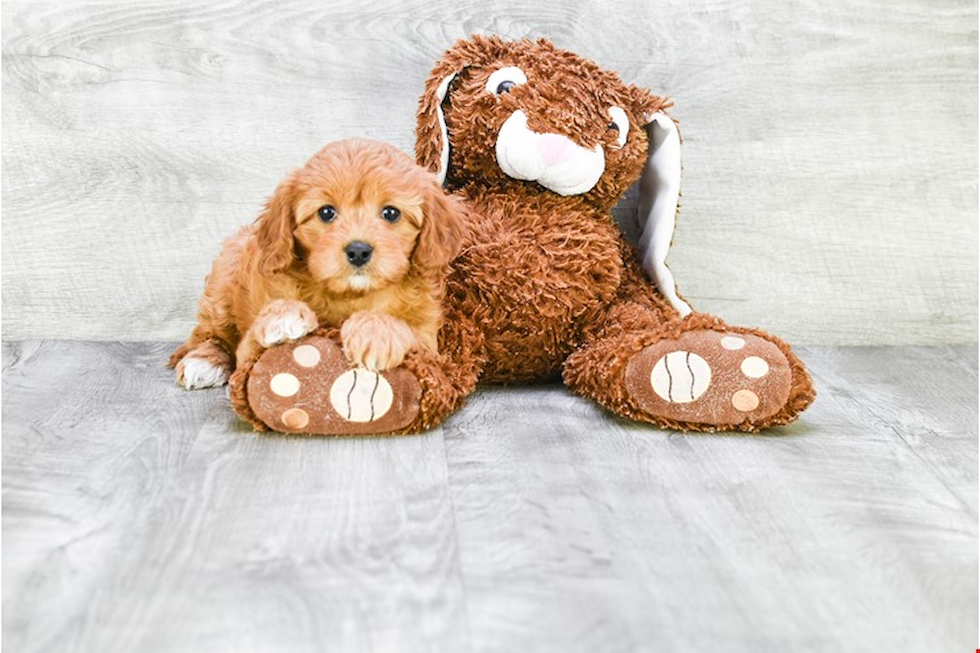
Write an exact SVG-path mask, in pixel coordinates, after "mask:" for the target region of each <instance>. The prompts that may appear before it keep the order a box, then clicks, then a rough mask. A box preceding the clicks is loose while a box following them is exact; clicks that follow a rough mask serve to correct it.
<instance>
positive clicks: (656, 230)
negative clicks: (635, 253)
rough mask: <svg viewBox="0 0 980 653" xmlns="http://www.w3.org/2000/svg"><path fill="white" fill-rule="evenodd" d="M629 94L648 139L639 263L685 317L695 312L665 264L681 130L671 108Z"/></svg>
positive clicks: (643, 93)
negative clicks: (678, 292)
mask: <svg viewBox="0 0 980 653" xmlns="http://www.w3.org/2000/svg"><path fill="white" fill-rule="evenodd" d="M630 94H631V95H632V97H633V112H634V114H633V115H635V116H636V119H637V122H639V123H640V125H641V126H642V127H643V128H644V129H645V130H646V134H647V154H646V161H645V162H644V165H643V174H642V176H641V177H640V201H639V205H638V206H637V216H636V220H637V224H638V225H639V227H640V240H639V242H638V243H637V246H638V248H639V250H640V260H641V262H642V264H643V269H644V270H645V271H646V273H647V276H649V277H650V280H651V281H653V283H654V284H655V285H656V286H657V289H658V290H660V294H662V295H663V296H664V297H665V298H666V299H667V301H669V302H670V304H671V306H673V307H674V308H675V309H676V310H677V311H678V312H679V313H680V314H681V316H684V315H687V314H688V313H690V312H691V307H690V306H689V305H688V304H687V302H685V301H684V300H683V299H681V298H680V297H679V296H678V295H677V289H676V287H675V284H674V275H673V274H671V272H670V269H668V268H667V263H666V261H667V253H668V252H669V251H670V242H671V239H672V238H673V236H674V223H675V221H676V219H677V202H678V199H679V198H680V187H681V137H680V132H678V131H677V124H676V123H675V121H674V119H673V118H671V117H670V115H669V114H668V113H667V112H666V109H668V108H669V107H671V106H673V102H671V101H670V100H668V99H667V98H663V97H659V96H657V95H654V94H653V93H651V92H650V91H648V90H646V89H643V88H638V87H636V86H631V87H630Z"/></svg>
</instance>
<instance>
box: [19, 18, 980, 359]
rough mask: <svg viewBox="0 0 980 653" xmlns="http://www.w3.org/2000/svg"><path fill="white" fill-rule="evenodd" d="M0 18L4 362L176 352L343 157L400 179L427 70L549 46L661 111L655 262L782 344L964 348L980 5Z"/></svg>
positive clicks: (970, 310)
mask: <svg viewBox="0 0 980 653" xmlns="http://www.w3.org/2000/svg"><path fill="white" fill-rule="evenodd" d="M362 4H364V5H365V6H366V5H367V4H368V3H353V2H351V3H345V2H323V1H313V0H310V1H306V2H304V1H285V2H284V1H281V0H274V1H273V0H262V1H255V2H243V1H238V0H235V1H225V2H214V3H204V2H198V1H196V0H156V1H153V2H118V1H116V2H113V1H111V0H109V1H107V0H98V1H86V0H76V1H72V2H65V1H63V0H58V1H57V2H53V1H48V0H41V1H39V0H30V1H17V0H11V1H5V2H4V3H3V116H2V117H3V221H2V229H3V337H4V338H5V339H22V338H86V339H173V340H177V339H181V338H183V337H184V336H185V335H186V333H187V332H188V330H189V329H190V327H191V325H192V320H193V315H194V310H195V303H196V298H197V296H198V294H199V293H200V291H201V289H202V287H203V279H204V275H205V274H206V273H207V271H208V270H209V268H210V264H211V259H212V258H213V257H214V256H215V255H216V254H217V252H218V250H219V248H220V243H221V240H222V239H223V238H224V237H226V236H228V235H230V234H231V233H232V232H233V231H234V230H235V228H236V227H237V226H238V225H241V224H244V223H246V222H249V221H251V220H252V219H253V218H254V217H255V215H256V214H257V212H258V210H259V207H260V205H261V203H262V202H263V200H264V198H265V197H266V196H267V195H268V194H269V193H271V192H272V190H273V188H274V187H275V185H276V183H277V182H278V181H279V179H280V178H281V177H282V176H283V175H284V174H285V173H286V171H287V170H289V169H290V168H291V167H294V166H297V165H300V164H301V163H302V162H303V161H305V159H306V158H307V157H308V156H309V155H310V154H312V153H313V152H314V151H316V150H317V149H318V148H319V147H320V146H322V145H323V144H324V143H325V142H327V141H330V140H334V139H338V138H342V137H346V136H354V135H360V136H367V137H373V138H379V139H383V140H387V141H390V142H392V143H394V144H395V145H397V146H399V147H401V148H403V149H405V150H406V151H411V149H412V146H413V128H414V113H415V108H416V101H417V99H418V96H419V94H420V92H421V89H422V83H423V80H424V79H425V77H426V75H427V73H428V71H429V69H430V68H431V66H432V64H433V63H434V62H435V61H436V60H437V59H438V58H439V56H440V55H441V53H442V52H443V51H444V50H445V49H446V48H447V47H449V46H450V45H451V44H452V43H453V42H454V41H455V40H456V39H457V38H460V37H464V36H466V35H468V34H470V33H472V32H477V31H481V32H495V33H499V34H502V35H504V36H506V37H513V38H517V37H523V36H534V37H536V36H548V37H550V38H552V40H554V41H555V42H556V43H557V44H558V45H559V46H561V47H565V48H568V49H571V50H574V51H576V52H578V53H579V54H582V55H585V56H588V57H591V58H593V59H595V60H596V61H597V62H598V63H599V64H600V65H602V66H605V67H607V68H612V69H615V70H618V71H619V72H620V74H621V76H622V77H623V78H624V80H626V81H627V82H631V83H638V84H642V85H646V86H648V87H650V88H652V89H654V90H655V91H657V92H659V93H663V94H668V95H670V96H672V97H673V98H675V100H676V102H677V106H676V108H675V109H674V114H675V115H676V116H677V117H678V118H680V119H681V121H682V126H681V128H682V134H683V136H684V139H685V143H684V147H683V150H682V154H683V157H684V178H683V182H682V191H683V198H682V204H683V208H682V212H681V216H680V219H679V221H678V230H677V233H676V235H675V240H674V249H673V251H672V254H671V258H670V260H669V262H670V264H671V268H672V269H673V271H674V274H675V277H676V279H677V280H678V283H679V287H680V289H681V291H682V292H683V293H685V294H686V295H687V297H688V298H689V299H690V300H691V301H692V303H693V304H694V306H695V307H696V308H699V309H701V310H706V311H710V312H713V313H716V314H718V315H721V316H723V317H725V318H726V319H727V320H728V321H730V322H733V323H742V324H752V325H761V326H764V327H766V328H769V329H772V330H773V331H775V332H776V333H778V334H779V335H781V336H783V337H785V338H787V339H789V340H791V341H795V342H798V343H825V344H899V343H923V344H929V343H943V342H968V341H975V340H976V328H977V154H976V153H977V54H976V52H977V50H976V48H977V37H976V24H977V19H976V5H975V3H972V2H961V1H951V2H943V3H935V2H929V1H927V0H915V1H913V2H904V3H900V5H899V4H896V3H889V2H884V1H881V2H867V1H863V0H862V1H853V2H830V3H828V2H824V1H822V0H814V1H805V2H789V3H786V2H780V1H777V0H765V1H759V2H754V3H749V2H727V1H720V2H719V1H712V2H707V1H705V0H695V1H689V0H668V1H658V2H650V1H647V0H619V1H617V2H608V3H607V2H601V1H589V0H574V1H569V2H558V1H554V2H538V3H531V2H503V1H499V0H480V1H479V2H463V1H458V0H452V1H446V0H409V1H405V0H380V1H376V2H372V3H370V5H371V6H370V8H368V9H362V8H360V6H361V5H362Z"/></svg>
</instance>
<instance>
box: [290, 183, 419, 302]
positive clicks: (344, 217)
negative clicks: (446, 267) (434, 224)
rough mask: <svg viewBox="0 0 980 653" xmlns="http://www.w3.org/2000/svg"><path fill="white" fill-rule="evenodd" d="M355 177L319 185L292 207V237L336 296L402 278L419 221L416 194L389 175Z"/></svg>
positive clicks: (309, 189) (357, 291)
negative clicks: (294, 222)
mask: <svg viewBox="0 0 980 653" xmlns="http://www.w3.org/2000/svg"><path fill="white" fill-rule="evenodd" d="M354 172H355V171H350V172H348V173H342V174H340V175H339V176H330V177H329V178H323V179H320V180H319V183H316V184H315V185H313V186H312V187H310V188H308V189H306V190H305V191H303V192H302V193H301V195H300V197H299V198H298V201H297V202H296V207H295V216H296V223H297V226H296V229H295V231H294V236H295V238H296V242H297V243H298V245H299V247H300V248H302V251H303V258H305V260H306V262H307V267H308V268H309V271H310V273H311V274H312V275H313V278H315V279H316V280H317V281H319V282H320V283H322V284H324V286H326V288H327V289H328V290H329V291H330V292H332V293H336V294H340V293H345V292H354V293H364V292H369V291H372V290H380V289H381V288H385V287H387V286H389V285H391V284H393V283H397V282H398V281H400V280H401V279H402V278H404V276H405V275H406V274H407V273H408V270H409V268H410V267H411V262H410V261H411V256H412V251H413V250H414V249H415V244H416V241H417V239H418V235H419V233H420V232H421V229H422V223H423V220H424V215H423V213H422V197H421V196H420V195H419V194H418V189H413V188H411V187H406V186H405V184H404V183H403V181H402V180H400V179H398V178H397V176H396V175H393V174H392V172H391V171H390V170H384V169H382V170H362V171H358V172H361V173H363V174H361V175H359V174H356V173H354ZM352 173H354V174H352Z"/></svg>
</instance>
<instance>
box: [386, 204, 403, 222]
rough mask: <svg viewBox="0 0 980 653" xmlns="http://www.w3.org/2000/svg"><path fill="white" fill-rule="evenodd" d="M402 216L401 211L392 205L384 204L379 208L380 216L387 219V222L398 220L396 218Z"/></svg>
mask: <svg viewBox="0 0 980 653" xmlns="http://www.w3.org/2000/svg"><path fill="white" fill-rule="evenodd" d="M400 217H402V212H401V211H399V210H398V209H396V208H395V207H393V206H386V207H384V208H383V209H381V218H382V219H383V220H387V221H388V222H398V218H400Z"/></svg>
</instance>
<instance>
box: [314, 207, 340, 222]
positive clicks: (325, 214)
mask: <svg viewBox="0 0 980 653" xmlns="http://www.w3.org/2000/svg"><path fill="white" fill-rule="evenodd" d="M316 214H317V216H318V217H319V218H320V220H322V221H323V222H333V221H334V220H336V219H337V209H335V208H334V207H332V206H330V205H329V204H326V205H324V206H321V207H320V208H319V209H317V212H316Z"/></svg>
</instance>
